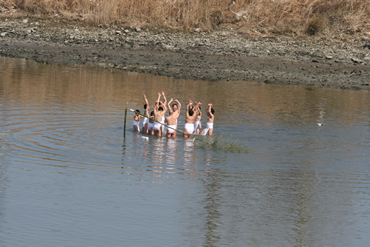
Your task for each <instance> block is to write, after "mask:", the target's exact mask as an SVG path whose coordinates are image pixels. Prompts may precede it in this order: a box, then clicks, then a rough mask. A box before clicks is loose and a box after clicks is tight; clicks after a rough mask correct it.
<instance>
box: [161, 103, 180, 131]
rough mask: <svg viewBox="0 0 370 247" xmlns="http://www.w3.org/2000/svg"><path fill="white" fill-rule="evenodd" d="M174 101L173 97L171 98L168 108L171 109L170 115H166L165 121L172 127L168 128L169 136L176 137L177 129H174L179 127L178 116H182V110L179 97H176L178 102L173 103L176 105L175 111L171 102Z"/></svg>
mask: <svg viewBox="0 0 370 247" xmlns="http://www.w3.org/2000/svg"><path fill="white" fill-rule="evenodd" d="M172 101H173V99H171V100H170V102H169V103H168V108H169V109H170V115H169V116H168V117H166V121H165V122H166V123H167V125H168V127H170V128H167V137H168V138H170V137H176V130H174V129H177V118H178V117H179V116H180V110H181V103H180V102H179V101H178V100H177V99H175V101H176V102H177V104H173V105H176V110H175V111H174V110H173V107H172V109H171V106H170V103H171V102H172ZM177 106H178V107H177Z"/></svg>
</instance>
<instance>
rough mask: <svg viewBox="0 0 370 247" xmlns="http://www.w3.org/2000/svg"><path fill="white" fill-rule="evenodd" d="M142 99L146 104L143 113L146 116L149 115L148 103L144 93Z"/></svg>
mask: <svg viewBox="0 0 370 247" xmlns="http://www.w3.org/2000/svg"><path fill="white" fill-rule="evenodd" d="M144 100H145V104H146V109H145V115H146V116H149V109H150V105H149V103H148V99H147V98H146V95H145V94H144Z"/></svg>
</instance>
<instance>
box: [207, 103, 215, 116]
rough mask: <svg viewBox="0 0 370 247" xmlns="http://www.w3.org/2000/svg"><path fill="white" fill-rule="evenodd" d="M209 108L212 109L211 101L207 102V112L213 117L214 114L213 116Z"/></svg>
mask: <svg viewBox="0 0 370 247" xmlns="http://www.w3.org/2000/svg"><path fill="white" fill-rule="evenodd" d="M211 109H212V103H209V104H208V113H209V116H211V118H212V119H213V118H214V116H213V114H212V111H211Z"/></svg>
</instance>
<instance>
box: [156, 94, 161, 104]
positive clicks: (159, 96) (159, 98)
mask: <svg viewBox="0 0 370 247" xmlns="http://www.w3.org/2000/svg"><path fill="white" fill-rule="evenodd" d="M160 100H161V93H158V99H157V101H156V104H159V101H160Z"/></svg>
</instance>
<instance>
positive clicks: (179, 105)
mask: <svg viewBox="0 0 370 247" xmlns="http://www.w3.org/2000/svg"><path fill="white" fill-rule="evenodd" d="M175 101H176V102H177V112H178V113H179V116H180V110H181V103H180V101H178V100H177V99H175Z"/></svg>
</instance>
